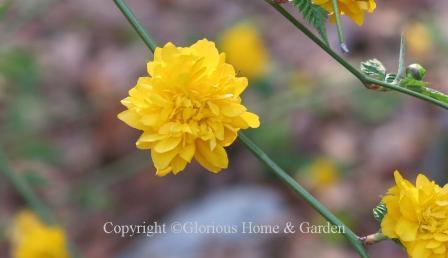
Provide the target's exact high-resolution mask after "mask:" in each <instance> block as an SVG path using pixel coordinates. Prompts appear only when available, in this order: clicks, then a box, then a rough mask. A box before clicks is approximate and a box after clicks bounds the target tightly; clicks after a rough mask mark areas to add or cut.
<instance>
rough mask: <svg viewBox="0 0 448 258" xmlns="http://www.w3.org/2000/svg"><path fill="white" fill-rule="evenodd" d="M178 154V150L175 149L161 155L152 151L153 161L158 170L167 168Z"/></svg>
mask: <svg viewBox="0 0 448 258" xmlns="http://www.w3.org/2000/svg"><path fill="white" fill-rule="evenodd" d="M177 154H178V150H177V149H173V150H171V151H168V152H165V153H159V152H156V151H154V150H151V157H152V161H153V162H154V166H155V167H156V168H157V169H165V168H167V167H168V166H169V165H170V163H171V161H172V160H173V159H174V157H176V155H177Z"/></svg>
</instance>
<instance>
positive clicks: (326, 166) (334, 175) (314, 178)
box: [306, 158, 339, 188]
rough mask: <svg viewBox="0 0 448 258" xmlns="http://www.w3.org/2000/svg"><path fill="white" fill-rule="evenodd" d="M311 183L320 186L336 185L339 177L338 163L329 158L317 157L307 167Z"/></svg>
mask: <svg viewBox="0 0 448 258" xmlns="http://www.w3.org/2000/svg"><path fill="white" fill-rule="evenodd" d="M306 175H307V177H308V178H309V181H310V184H312V185H313V186H315V187H318V188H326V187H328V186H331V185H334V184H335V183H336V182H337V181H338V179H339V170H338V168H337V166H336V164H335V163H334V162H333V161H331V160H329V159H327V158H317V159H315V160H314V161H313V162H312V163H311V164H310V165H309V167H308V168H307V169H306Z"/></svg>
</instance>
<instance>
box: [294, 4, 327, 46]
mask: <svg viewBox="0 0 448 258" xmlns="http://www.w3.org/2000/svg"><path fill="white" fill-rule="evenodd" d="M293 4H294V6H295V7H296V8H297V10H299V12H300V13H301V14H302V16H303V18H304V19H305V20H306V21H307V22H308V23H309V24H311V26H313V27H314V28H315V29H316V30H317V32H319V35H320V36H321V38H322V40H323V41H324V42H325V43H327V44H328V38H327V28H326V22H327V20H328V12H327V11H326V10H325V9H323V8H322V7H320V6H318V5H314V4H313V3H312V2H311V0H293Z"/></svg>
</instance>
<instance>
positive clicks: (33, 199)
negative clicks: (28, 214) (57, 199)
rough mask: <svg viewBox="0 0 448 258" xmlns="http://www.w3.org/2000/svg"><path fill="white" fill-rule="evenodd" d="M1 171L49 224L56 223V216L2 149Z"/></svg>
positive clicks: (0, 154) (0, 157) (0, 156)
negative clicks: (15, 171)
mask: <svg viewBox="0 0 448 258" xmlns="http://www.w3.org/2000/svg"><path fill="white" fill-rule="evenodd" d="M0 171H1V172H2V173H3V174H4V175H5V176H6V178H7V179H8V180H9V181H10V182H11V184H12V185H13V186H14V188H15V189H16V190H17V192H18V193H19V194H20V195H21V196H22V197H23V199H24V200H25V201H26V202H27V204H28V205H29V206H30V207H31V208H32V209H33V210H34V211H35V212H36V214H37V215H38V216H39V217H40V218H41V219H42V220H43V221H44V222H45V223H47V224H49V225H52V224H54V223H55V218H54V217H53V215H52V214H51V212H50V210H49V209H48V208H47V207H46V206H45V204H44V203H43V202H42V201H41V200H40V199H39V198H38V197H37V196H36V194H35V193H34V192H33V190H32V189H31V187H30V186H29V185H28V183H27V182H26V181H24V180H23V179H22V178H21V177H20V176H19V175H17V174H16V173H14V172H13V171H12V169H11V167H10V166H9V164H8V161H7V158H6V156H5V153H4V152H3V150H1V149H0Z"/></svg>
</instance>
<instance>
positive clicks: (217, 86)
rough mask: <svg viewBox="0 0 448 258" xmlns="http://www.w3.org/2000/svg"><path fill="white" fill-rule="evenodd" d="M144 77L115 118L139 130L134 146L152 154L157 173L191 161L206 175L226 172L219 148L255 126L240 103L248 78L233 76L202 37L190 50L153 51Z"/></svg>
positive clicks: (253, 117) (255, 120) (254, 117)
mask: <svg viewBox="0 0 448 258" xmlns="http://www.w3.org/2000/svg"><path fill="white" fill-rule="evenodd" d="M148 73H149V76H148V77H141V78H140V79H139V80H138V82H137V85H136V86H135V87H134V88H132V89H131V90H130V91H129V97H127V98H125V99H124V100H122V104H123V105H124V106H126V107H127V110H126V111H124V112H122V113H120V114H119V115H118V117H119V119H121V120H122V121H124V122H125V123H126V124H128V125H129V126H131V127H133V128H136V129H138V130H141V131H143V133H142V135H141V136H140V138H139V139H138V141H137V143H136V144H137V147H138V148H140V149H148V150H151V157H152V160H153V162H154V165H155V167H156V169H157V175H158V176H164V175H167V174H168V173H170V172H172V173H174V174H177V173H178V172H180V171H182V170H183V169H184V168H185V166H186V165H187V163H190V162H191V161H192V159H193V158H194V159H196V160H197V161H198V162H199V163H200V164H201V165H202V166H203V167H205V168H206V169H208V170H209V171H211V172H219V171H220V170H222V169H224V168H227V166H228V158H227V153H226V150H225V149H224V148H225V147H227V146H229V145H230V144H232V143H233V142H234V141H235V139H236V137H237V133H238V131H239V130H240V129H246V128H250V127H251V128H256V127H259V125H260V122H259V118H258V116H257V115H255V114H253V113H251V112H248V111H247V108H246V107H245V106H244V105H242V104H241V97H240V95H241V93H242V92H243V91H244V90H245V89H246V87H247V85H248V81H247V79H246V78H244V77H237V76H236V72H235V69H234V68H233V66H232V65H230V64H228V63H226V57H225V54H223V53H221V54H220V53H219V52H218V50H217V49H216V46H215V43H213V42H210V41H208V40H206V39H204V40H200V41H198V42H197V43H195V44H194V45H192V46H191V47H176V46H175V45H174V44H172V43H168V44H166V45H165V46H164V47H162V48H157V49H156V51H155V53H154V60H153V61H151V62H149V63H148Z"/></svg>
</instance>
